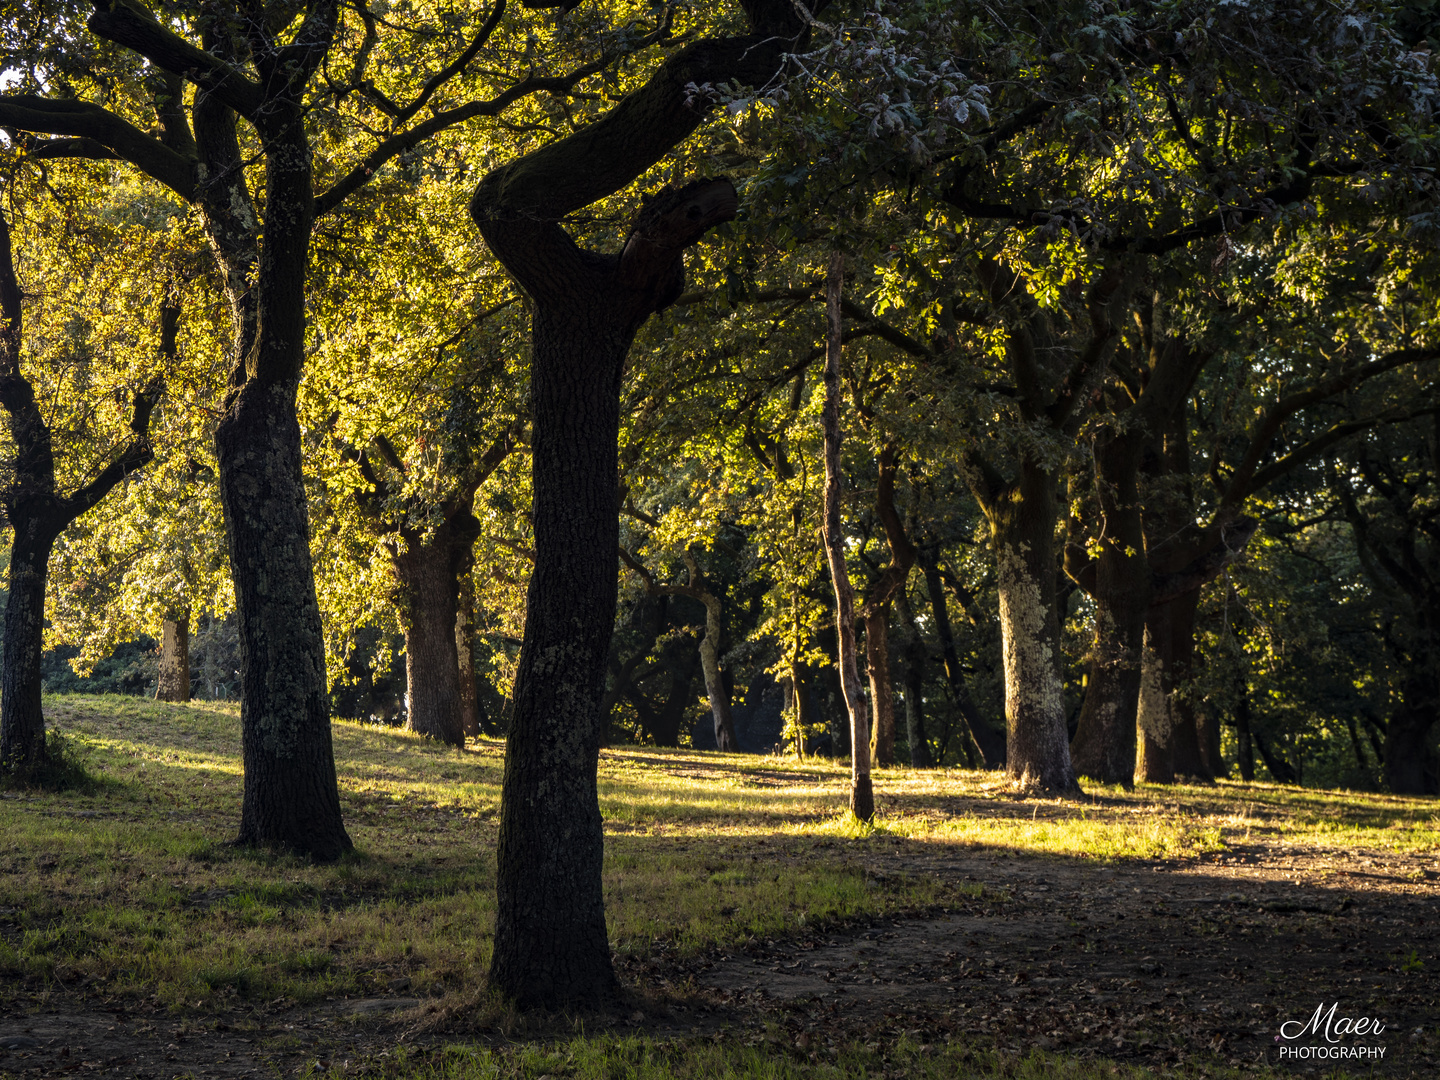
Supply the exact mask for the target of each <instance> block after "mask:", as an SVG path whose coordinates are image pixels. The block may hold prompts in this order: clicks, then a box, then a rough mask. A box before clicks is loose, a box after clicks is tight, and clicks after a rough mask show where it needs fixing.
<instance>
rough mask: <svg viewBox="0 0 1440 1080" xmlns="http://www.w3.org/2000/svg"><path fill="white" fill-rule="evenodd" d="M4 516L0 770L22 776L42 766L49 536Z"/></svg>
mask: <svg viewBox="0 0 1440 1080" xmlns="http://www.w3.org/2000/svg"><path fill="white" fill-rule="evenodd" d="M16 509H18V508H12V509H11V511H10V518H11V524H12V525H14V526H15V543H14V546H13V547H12V548H11V549H10V573H9V587H10V597H9V599H8V600H7V602H6V605H5V654H4V672H3V681H0V766H3V769H4V771H6V772H10V773H15V774H17V775H22V776H23V775H25V774H28V773H33V772H34V771H35V770H36V769H37V768H39V767H40V766H41V765H43V764H44V762H45V716H44V713H43V712H42V711H41V709H40V689H41V681H40V656H41V653H42V652H44V648H45V640H44V639H45V580H46V576H47V574H48V573H49V564H50V549H51V547H52V546H53V545H54V542H55V535H54V533H53V532H52V531H51V529H50V528H49V527H48V523H47V525H41V524H40V523H39V522H38V521H34V520H33V519H32V520H26V516H25V515H24V514H23V513H22V514H21V515H20V516H18V517H17V516H16Z"/></svg>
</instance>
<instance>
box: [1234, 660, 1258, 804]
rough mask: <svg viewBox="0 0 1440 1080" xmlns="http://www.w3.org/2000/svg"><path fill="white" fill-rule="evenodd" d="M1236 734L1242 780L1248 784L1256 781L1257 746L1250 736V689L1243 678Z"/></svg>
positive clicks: (1237, 709)
mask: <svg viewBox="0 0 1440 1080" xmlns="http://www.w3.org/2000/svg"><path fill="white" fill-rule="evenodd" d="M1235 732H1236V739H1235V742H1236V745H1237V748H1238V755H1237V756H1238V757H1239V759H1240V779H1241V780H1244V781H1245V782H1246V783H1249V782H1250V781H1252V780H1254V779H1255V744H1254V740H1253V739H1252V738H1251V734H1250V687H1249V686H1248V685H1246V683H1245V682H1244V680H1243V678H1242V680H1241V683H1240V700H1239V701H1238V702H1236V705H1235Z"/></svg>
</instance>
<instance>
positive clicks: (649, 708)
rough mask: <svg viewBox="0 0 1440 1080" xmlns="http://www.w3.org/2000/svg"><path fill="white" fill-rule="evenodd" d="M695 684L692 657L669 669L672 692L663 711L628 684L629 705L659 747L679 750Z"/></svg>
mask: <svg viewBox="0 0 1440 1080" xmlns="http://www.w3.org/2000/svg"><path fill="white" fill-rule="evenodd" d="M694 681H695V660H694V654H693V653H687V654H685V655H682V656H680V657H677V658H676V660H675V663H674V664H673V665H671V667H670V680H669V682H670V689H669V693H668V694H667V695H666V697H665V700H664V702H663V703H661V705H660V707H659V708H658V709H657V708H655V707H654V706H653V705H652V704H651V703H650V702H649V701H647V700H646V698H645V695H644V694H643V693H641V692H640V688H639V687H637V686H636V685H635V684H634V683H633V682H632V683H630V684H629V686H628V691H629V697H630V702H631V704H633V705H634V706H635V711H636V712H637V713H639V714H640V726H641V727H642V728H643V729H644V730H645V733H646V734H647V735H649V736H650V740H651V741H652V742H653V743H654V744H655V745H656V746H679V745H680V728H681V726H682V725H683V724H684V721H685V707H686V706H687V705H689V704H690V702H691V701H693V700H694V695H693V694H692V693H691V692H690V688H691V686H692V684H693V683H694Z"/></svg>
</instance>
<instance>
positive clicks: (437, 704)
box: [391, 500, 479, 746]
mask: <svg viewBox="0 0 1440 1080" xmlns="http://www.w3.org/2000/svg"><path fill="white" fill-rule="evenodd" d="M478 532H479V523H478V522H477V521H476V520H475V518H474V516H473V515H471V513H470V508H469V503H468V500H467V501H464V502H463V504H462V505H458V506H456V507H453V508H451V509H450V512H449V513H447V514H446V516H445V517H444V518H443V519H442V520H441V522H440V523H439V524H438V525H436V526H435V528H434V529H433V530H432V531H431V532H429V533H428V534H426V533H421V532H420V531H419V530H416V529H402V530H401V536H402V538H403V539H404V542H405V549H404V550H403V551H397V552H395V554H394V555H393V556H392V559H391V562H392V565H393V567H394V570H395V579H396V582H397V585H398V588H397V590H396V593H397V596H396V599H397V607H398V608H399V615H400V628H401V630H402V631H403V632H404V634H405V692H406V699H407V704H408V707H409V718H408V720H407V723H406V726H407V727H408V728H409V729H410V730H411V731H414V732H418V733H419V734H421V735H424V736H425V737H426V738H429V739H435V740H437V741H439V742H443V743H448V744H450V745H451V746H464V745H465V714H464V700H463V692H462V690H461V675H460V656H459V646H458V644H457V640H456V624H457V621H458V619H459V610H460V576H461V572H462V570H463V568H464V567H465V566H466V564H468V562H469V561H470V553H471V549H472V547H473V545H474V543H475V537H476V536H477V535H478ZM473 672H474V668H473V666H472V668H471V680H470V685H471V690H472V694H473V690H474V675H473Z"/></svg>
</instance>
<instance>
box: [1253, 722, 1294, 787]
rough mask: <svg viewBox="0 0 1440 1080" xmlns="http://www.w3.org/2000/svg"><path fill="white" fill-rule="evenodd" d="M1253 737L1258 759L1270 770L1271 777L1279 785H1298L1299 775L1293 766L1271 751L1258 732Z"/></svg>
mask: <svg viewBox="0 0 1440 1080" xmlns="http://www.w3.org/2000/svg"><path fill="white" fill-rule="evenodd" d="M1253 736H1254V739H1255V749H1257V750H1259V751H1260V757H1261V759H1262V760H1263V761H1264V762H1265V767H1266V768H1267V769H1269V770H1270V775H1271V777H1273V778H1274V779H1275V781H1276V782H1277V783H1280V784H1298V783H1299V782H1300V774H1299V773H1298V772H1297V771H1296V769H1295V766H1293V765H1291V764H1290V763H1289V762H1288V761H1286V760H1285V759H1284V758H1283V757H1281V756H1280V755H1279V754H1277V753H1275V752H1274V751H1272V750H1271V749H1270V747H1269V746H1267V745H1266V744H1265V739H1264V738H1263V737H1262V736H1261V734H1260V733H1259V732H1258V731H1256V732H1254V733H1253Z"/></svg>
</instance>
